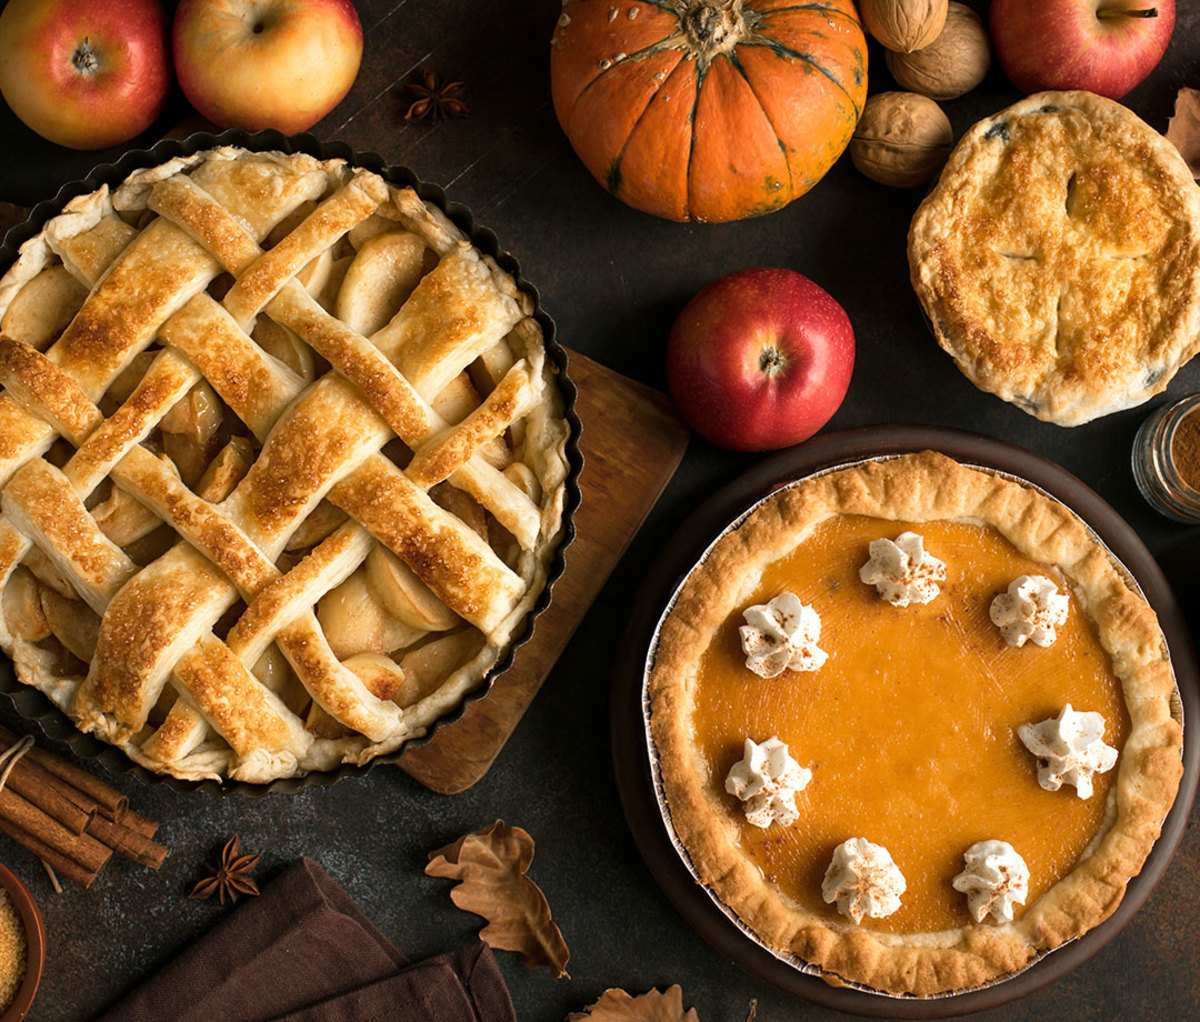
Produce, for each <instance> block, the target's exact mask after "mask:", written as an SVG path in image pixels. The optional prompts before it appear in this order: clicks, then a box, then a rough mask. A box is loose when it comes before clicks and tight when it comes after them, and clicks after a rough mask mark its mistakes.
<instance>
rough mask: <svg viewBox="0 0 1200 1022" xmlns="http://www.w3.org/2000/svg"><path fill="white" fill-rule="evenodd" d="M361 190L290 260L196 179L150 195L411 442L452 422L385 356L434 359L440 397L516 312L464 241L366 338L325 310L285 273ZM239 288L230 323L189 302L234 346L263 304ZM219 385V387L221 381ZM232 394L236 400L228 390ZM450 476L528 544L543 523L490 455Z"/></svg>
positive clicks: (322, 239)
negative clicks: (249, 281)
mask: <svg viewBox="0 0 1200 1022" xmlns="http://www.w3.org/2000/svg"><path fill="white" fill-rule="evenodd" d="M351 190H352V189H351V188H347V189H344V191H351ZM355 192H356V194H355V199H356V201H354V202H346V201H339V202H338V203H337V207H336V209H335V210H333V212H332V213H331V214H330V215H329V216H326V213H325V211H326V207H327V206H329V204H330V202H332V201H333V200H328V201H327V202H326V203H323V204H322V205H321V206H320V207H319V208H318V209H317V210H314V212H313V213H312V214H310V215H309V216H308V217H307V218H306V219H305V220H304V222H303V223H302V224H301V225H300V227H299V228H298V229H297V233H301V234H303V236H304V238H305V240H306V241H307V242H308V244H307V245H306V246H305V247H303V248H299V249H298V250H294V251H292V252H291V253H289V254H290V258H289V259H288V260H286V261H284V260H272V259H271V258H270V257H271V256H272V255H273V254H274V252H275V251H276V250H274V249H272V250H271V251H270V252H269V253H267V254H265V255H264V254H262V252H261V249H259V247H258V245H257V244H256V243H255V241H254V239H253V238H251V237H250V236H249V235H247V234H246V233H245V232H244V230H242V229H241V228H240V226H239V225H238V224H237V223H236V222H235V221H234V220H233V219H232V218H231V217H230V216H229V214H228V213H227V212H226V211H225V210H224V209H223V208H222V207H221V206H220V204H218V203H216V202H215V201H214V200H213V199H212V198H211V197H209V196H206V195H205V194H204V192H203V191H202V190H201V189H200V188H199V187H198V186H197V185H195V184H194V183H193V182H192V181H191V180H190V179H187V178H173V179H169V180H167V181H163V182H161V183H159V184H157V185H155V187H154V189H153V191H152V192H151V193H150V195H149V198H148V203H149V206H150V208H152V209H154V210H156V211H157V212H159V213H160V214H162V215H164V216H168V217H170V218H171V219H172V221H173V222H175V223H177V224H179V225H180V226H181V227H183V228H184V229H186V230H188V231H189V233H191V234H192V235H193V236H194V237H196V238H197V239H198V240H199V241H201V242H202V243H203V244H204V245H205V246H206V247H207V248H208V249H209V250H210V251H212V252H213V253H214V254H215V255H216V257H217V258H218V259H219V260H220V261H221V263H222V265H223V266H224V267H225V268H226V269H227V270H229V271H230V272H231V273H235V274H237V273H243V274H246V275H247V276H250V275H253V277H254V279H255V280H256V281H257V282H258V287H257V297H258V298H259V299H265V304H267V308H268V311H269V313H270V314H271V315H272V317H273V318H274V319H276V320H277V321H278V322H279V323H281V324H282V325H284V326H286V327H288V328H289V329H290V330H292V331H293V332H294V333H295V334H297V335H298V336H300V337H301V338H302V339H303V340H305V341H306V342H308V343H309V344H310V345H311V346H312V347H313V348H314V349H315V350H316V351H317V352H318V353H320V354H321V355H322V356H324V357H325V358H327V359H328V360H329V361H330V363H332V364H333V365H334V366H335V367H336V368H338V369H339V370H340V371H341V372H342V373H343V374H344V375H345V376H346V377H347V378H348V379H350V380H351V381H353V382H354V383H355V384H357V385H358V387H359V388H360V389H361V390H362V391H363V394H364V395H365V396H366V397H367V398H368V400H369V401H370V402H371V403H372V406H373V407H375V408H376V409H377V410H378V411H380V413H381V414H383V416H384V418H385V419H386V420H387V422H388V424H389V425H390V426H391V428H392V429H393V430H394V431H395V433H396V435H397V436H399V437H400V439H402V440H404V441H405V442H406V443H407V444H409V445H410V446H414V447H415V446H416V444H417V443H418V442H419V441H421V440H422V439H423V438H425V437H427V436H429V435H430V434H431V433H433V432H435V431H439V430H445V428H446V424H445V423H444V422H442V421H441V420H440V418H439V416H438V415H437V414H436V413H435V412H434V411H433V409H432V408H431V407H429V406H428V405H427V404H426V403H425V400H429V399H430V397H429V394H428V393H414V390H415V388H414V387H413V386H412V385H410V383H409V379H408V378H407V377H406V376H405V375H402V374H401V373H400V372H398V371H397V370H396V369H395V368H394V367H393V365H392V362H391V361H389V359H393V358H395V357H396V356H397V355H398V354H401V353H403V354H404V355H405V357H406V358H407V359H408V361H409V362H411V363H413V364H414V365H415V364H416V363H417V361H418V360H419V359H420V358H422V357H423V358H424V359H425V360H426V361H427V362H430V364H431V365H433V366H435V367H436V369H437V371H436V377H434V378H432V379H426V378H425V376H422V377H421V379H422V382H424V383H425V385H426V388H427V390H430V391H431V392H432V393H433V394H434V395H435V396H436V394H437V393H438V392H440V391H441V390H442V389H443V388H444V386H445V385H446V384H447V383H449V381H450V380H452V379H454V378H455V377H457V376H458V375H459V373H461V372H462V371H463V369H465V368H466V366H467V365H469V364H470V363H471V362H472V361H474V359H475V358H477V357H479V355H480V354H481V353H482V352H484V351H488V350H490V349H493V348H495V347H496V345H497V342H498V341H499V340H500V339H501V338H502V337H503V336H504V334H505V333H506V332H507V331H508V330H510V329H512V327H513V326H515V325H516V324H517V322H518V320H519V317H520V310H519V307H518V306H517V303H516V302H515V301H514V300H513V299H512V298H511V297H510V296H508V295H506V294H503V293H501V292H499V291H497V290H496V288H495V287H489V284H490V282H491V271H490V270H488V268H487V267H485V266H484V264H483V262H482V261H481V260H480V259H479V257H478V255H477V254H476V253H475V251H474V249H472V248H471V247H470V246H469V245H467V244H466V243H465V242H458V243H456V244H453V245H448V246H447V247H446V252H445V255H444V257H443V260H442V262H441V263H439V265H438V266H437V267H436V268H435V270H434V271H432V272H431V273H430V274H429V276H428V277H427V278H426V279H425V280H424V281H422V282H421V283H418V284H417V286H416V289H415V290H414V291H413V294H412V296H411V297H410V299H409V300H408V301H407V302H406V303H405V304H404V306H403V307H402V308H401V310H400V312H399V313H398V314H397V315H396V316H395V317H394V318H393V319H392V320H391V322H390V323H389V324H388V325H387V326H385V327H384V328H383V329H382V330H380V331H379V332H377V333H376V334H375V335H374V336H373V337H372V338H371V341H370V342H368V341H367V340H366V339H365V338H363V337H361V336H359V335H357V334H355V333H354V331H352V330H350V329H348V328H347V327H345V326H344V325H343V324H342V323H340V322H339V321H338V320H337V319H335V318H333V317H332V316H330V315H328V314H327V313H326V312H325V311H324V310H323V309H321V308H320V307H319V306H318V305H317V304H316V302H315V301H313V299H312V298H311V296H309V295H308V294H307V292H306V291H304V289H303V288H301V287H299V285H298V284H297V283H296V282H295V281H294V280H290V281H283V280H281V279H280V275H281V274H283V273H285V272H294V271H295V269H296V268H297V266H299V265H301V264H302V263H303V261H304V260H305V259H307V258H311V257H313V255H314V253H315V252H316V251H317V250H318V249H319V248H322V249H323V246H325V245H327V244H328V242H329V240H330V237H331V235H332V234H334V233H336V231H337V230H349V229H350V227H351V226H352V222H353V221H354V218H355V217H356V216H357V217H358V218H359V219H360V220H361V219H362V218H363V217H365V215H366V210H367V209H368V205H367V202H365V201H363V198H362V193H361V192H360V191H357V190H355ZM340 194H341V193H339V195H340ZM310 224H317V225H318V226H320V227H321V228H322V229H323V230H324V233H318V232H317V230H316V228H312V229H309V226H308V225H310ZM241 279H245V278H244V277H243V278H241ZM236 287H237V285H235V287H234V289H231V291H230V293H229V295H227V296H226V298H225V303H224V304H225V305H226V306H228V305H229V302H230V299H231V298H234V299H235V302H234V305H235V309H234V314H233V316H232V321H231V322H229V323H224V322H220V321H219V320H220V317H219V315H218V314H217V313H216V312H215V310H212V309H203V310H202V309H201V308H200V307H196V308H194V309H193V310H192V314H193V315H194V316H195V317H196V318H197V322H196V323H195V326H194V329H203V330H205V331H220V333H221V335H222V336H223V337H224V338H226V339H227V343H230V344H233V345H236V344H238V343H239V342H238V339H237V338H236V337H234V336H233V335H234V334H235V333H236V330H235V329H233V328H234V327H235V326H238V327H242V328H244V327H245V325H246V323H245V321H246V320H248V319H249V318H250V315H251V312H252V311H253V312H256V311H257V310H256V309H254V307H253V306H251V305H248V304H247V303H246V302H245V300H244V299H243V297H242V295H241V294H240V293H236ZM448 293H452V294H455V295H456V296H459V297H457V298H456V302H455V305H454V307H453V313H452V314H451V315H446V310H445V308H444V307H445V305H446V298H445V296H446V295H447V294H448ZM270 296H274V297H273V298H272V297H270ZM506 299H507V302H506ZM193 304H195V303H193ZM439 310H440V311H439ZM202 311H203V312H207V314H208V315H207V320H206V321H205V322H203V323H200V322H199V319H200V316H201V313H202ZM239 315H240V317H241V319H242V320H243V322H241V323H238V322H237V319H238V316H239ZM480 324H487V325H488V328H487V329H480ZM179 329H181V324H179V323H178V320H177V319H176V320H173V321H172V323H171V324H168V327H167V330H166V336H167V337H168V339H172V343H176V344H181V343H183V342H184V339H183V338H181V337H179V336H178V335H176V336H174V337H173V338H172V333H171V331H172V330H176V331H178V330H179ZM193 343H194V342H193ZM189 350H190V349H189ZM217 389H218V391H219V392H220V391H221V388H220V387H218V388H217ZM223 396H225V395H224V393H223ZM226 400H229V401H231V403H232V399H231V398H230V397H226ZM493 408H495V406H493ZM522 410H523V409H522V408H521V407H520V406H517V405H513V406H510V407H509V408H508V409H505V411H507V412H508V413H509V415H510V417H509V419H508V421H507V422H503V423H501V422H500V421H497V420H498V418H499V417H498V416H496V415H495V414H493V423H492V425H493V428H494V429H495V430H496V432H500V431H501V430H502V428H503V427H505V426H507V425H508V424H509V423H510V422H512V421H514V420H515V419H516V418H517V415H518V414H519V413H520V412H521V411H522ZM469 435H470V434H468V433H463V434H462V436H463V438H464V439H463V440H460V441H459V445H460V446H463V445H464V441H465V439H466V438H468V437H469ZM486 439H487V437H486V436H484V437H481V438H480V439H479V445H482V442H483V441H484V440H486ZM471 453H472V454H473V453H474V452H473V450H472V451H471ZM452 481H453V482H454V483H455V484H456V485H459V486H461V487H462V488H463V489H465V490H466V491H467V492H468V493H470V494H471V495H472V496H473V497H474V498H475V499H476V500H478V501H479V502H480V503H481V504H483V505H484V506H485V507H486V508H487V509H488V510H489V511H491V512H492V513H493V514H495V515H496V516H497V518H498V519H499V520H500V522H501V524H503V525H504V526H505V527H506V528H507V529H508V530H509V531H510V532H511V533H512V534H513V535H514V536H515V537H516V538H517V540H518V541H519V542H521V543H522V545H523V546H525V547H526V548H528V547H530V546H531V545H532V544H533V542H534V541H535V540H536V537H537V533H538V526H539V524H540V523H539V522H538V521H537V515H536V512H535V509H534V508H533V507H532V505H531V504H530V502H529V501H528V500H527V499H525V497H524V495H523V494H522V493H521V492H520V490H519V488H518V487H516V486H515V485H513V484H512V483H511V481H509V480H507V479H506V478H505V477H504V476H502V475H501V474H500V473H499V472H496V471H494V470H491V468H490V466H488V465H486V463H483V462H481V461H478V460H477V459H473V458H471V457H466V458H463V459H462V463H461V465H460V466H458V474H457V475H456V477H455V478H454V479H452Z"/></svg>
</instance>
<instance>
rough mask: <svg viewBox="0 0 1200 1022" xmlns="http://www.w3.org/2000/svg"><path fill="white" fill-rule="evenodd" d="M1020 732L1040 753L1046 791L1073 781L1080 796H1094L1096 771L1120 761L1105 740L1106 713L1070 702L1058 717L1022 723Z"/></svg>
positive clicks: (1041, 777) (1040, 772) (1041, 778)
mask: <svg viewBox="0 0 1200 1022" xmlns="http://www.w3.org/2000/svg"><path fill="white" fill-rule="evenodd" d="M1017 735H1018V737H1020V739H1021V741H1022V742H1024V743H1025V748H1027V749H1028V750H1029V751H1030V752H1032V753H1033V754H1034V755H1035V756H1037V758H1038V784H1040V785H1041V786H1042V787H1043V788H1045V789H1046V790H1047V791H1058V789H1059V788H1061V787H1062V786H1063V785H1064V784H1073V785H1075V792H1076V794H1077V795H1078V796H1079V797H1080V798H1091V795H1092V777H1093V775H1094V774H1102V773H1104V772H1105V771H1107V770H1111V769H1112V768H1113V765H1114V764H1115V763H1116V762H1117V750H1116V749H1114V748H1113V747H1112V746H1111V745H1106V744H1105V742H1104V717H1102V716H1101V715H1100V714H1099V713H1095V712H1094V711H1087V710H1085V711H1082V712H1079V711H1076V710H1073V709H1072V708H1071V704H1070V703H1067V705H1066V706H1064V707H1063V708H1062V712H1061V713H1060V714H1059V715H1058V716H1057V717H1051V718H1050V719H1049V720H1043V721H1041V722H1040V723H1038V724H1022V725H1021V726H1020V727H1018V728H1017Z"/></svg>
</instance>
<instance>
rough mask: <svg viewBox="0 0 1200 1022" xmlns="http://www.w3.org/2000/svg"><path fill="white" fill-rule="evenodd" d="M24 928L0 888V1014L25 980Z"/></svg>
mask: <svg viewBox="0 0 1200 1022" xmlns="http://www.w3.org/2000/svg"><path fill="white" fill-rule="evenodd" d="M28 953H29V952H28V948H27V946H26V943H25V926H24V924H22V922H21V917H20V916H19V915H18V914H17V906H16V905H14V904H13V900H12V896H11V895H10V894H9V893H8V891H6V890H5V889H4V888H3V887H0V1013H3V1012H4V1010H5V1009H6V1008H8V1006H9V1005H10V1004H12V1002H13V998H15V997H16V996H17V991H18V990H20V989H21V983H22V981H23V980H24V979H25V964H26V959H27V957H28Z"/></svg>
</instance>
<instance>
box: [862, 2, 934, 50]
mask: <svg viewBox="0 0 1200 1022" xmlns="http://www.w3.org/2000/svg"><path fill="white" fill-rule="evenodd" d="M947 3H948V0H859V3H858V9H859V12H860V13H861V14H862V20H863V25H865V26H866V29H867V31H868V32H870V33H871V35H873V36H874V37H875V38H876V39H878V40H879V42H880V44H881V45H882V46H883V47H884V48H885V49H888V50H895V51H896V52H897V53H912V51H913V50H919V49H921V47H922V46H928V45H929V44H930V43H932V42H933V41H934V40H935V39H936V38H937V37H938V34H939V33H940V32H941V31H942V26H943V25H944V24H945V22H946V7H947Z"/></svg>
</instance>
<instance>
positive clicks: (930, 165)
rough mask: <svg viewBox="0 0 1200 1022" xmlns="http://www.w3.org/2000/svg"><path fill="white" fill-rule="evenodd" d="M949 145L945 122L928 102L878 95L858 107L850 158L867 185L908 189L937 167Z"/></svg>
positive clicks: (911, 94)
mask: <svg viewBox="0 0 1200 1022" xmlns="http://www.w3.org/2000/svg"><path fill="white" fill-rule="evenodd" d="M953 142H954V131H953V129H951V127H950V120H949V118H947V117H946V115H945V114H944V113H943V112H942V108H941V107H940V106H938V105H937V104H936V103H935V102H934V101H933V100H932V99H928V98H927V97H925V96H920V95H918V94H917V93H915V92H881V93H879V94H878V95H875V96H872V97H871V98H870V99H868V100H867V105H866V106H865V107H864V108H863V113H862V117H861V118H860V119H859V122H858V130H856V131H855V132H854V137H853V138H852V139H851V140H850V159H852V160H853V161H854V165H855V166H856V167H857V168H858V169H859V170H860V171H861V172H862V173H863V174H865V175H866V176H867V177H869V178H870V179H871V180H872V181H878V182H879V183H880V184H885V185H892V186H893V187H896V188H910V187H912V186H913V185H919V184H923V183H924V182H926V181H928V180H929V179H930V178H931V177H933V175H934V174H936V173H937V172H938V171H939V170H941V169H942V165H943V164H944V163H945V162H946V160H947V158H948V157H949V156H950V148H951V145H952V144H953Z"/></svg>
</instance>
